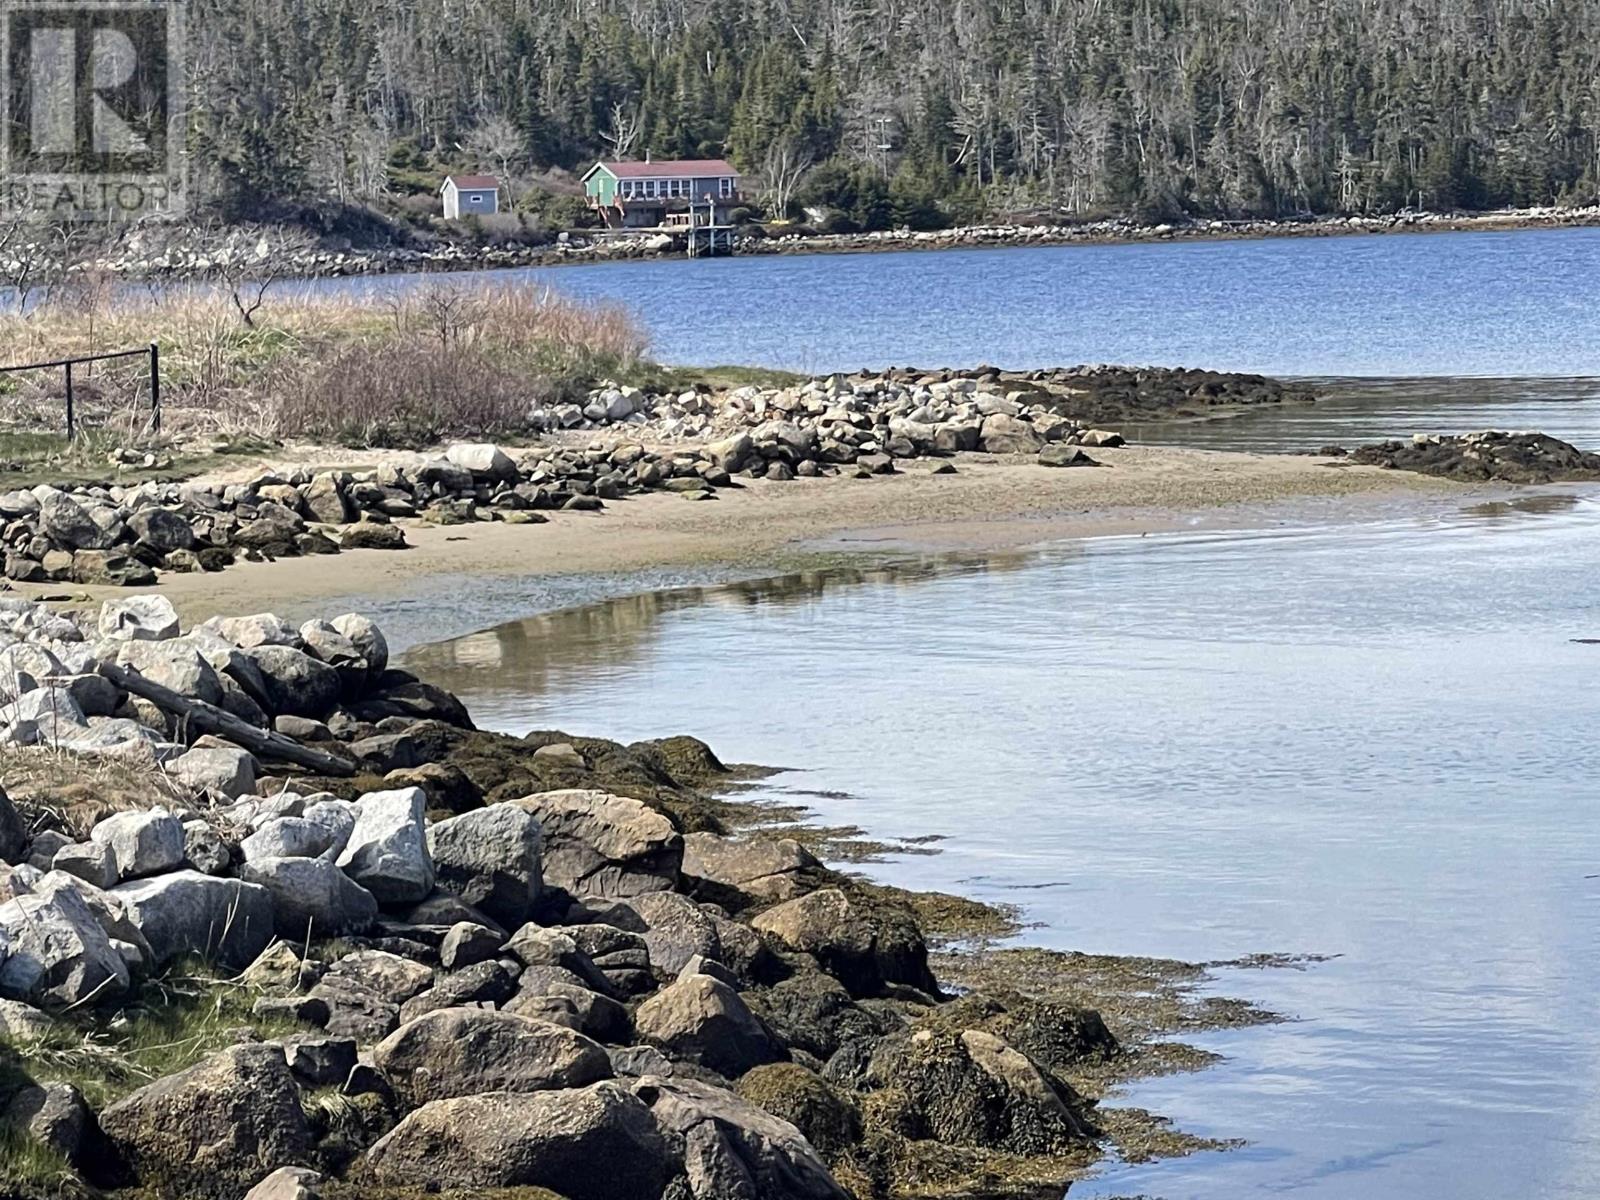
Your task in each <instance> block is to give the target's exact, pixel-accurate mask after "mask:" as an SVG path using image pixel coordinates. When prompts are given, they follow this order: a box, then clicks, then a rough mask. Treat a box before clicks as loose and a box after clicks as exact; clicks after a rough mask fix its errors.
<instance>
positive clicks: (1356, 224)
mask: <svg viewBox="0 0 1600 1200" xmlns="http://www.w3.org/2000/svg"><path fill="white" fill-rule="evenodd" d="M1596 224H1600V205H1589V206H1580V207H1566V208H1563V207H1542V208H1527V209H1506V210H1500V211H1494V212H1482V213H1437V212H1416V211H1408V212H1400V213H1391V214H1383V215H1378V216H1349V217H1339V216H1324V217H1311V218H1306V219H1303V220H1280V221H1273V220H1239V221H1229V220H1220V219H1206V218H1196V219H1193V220H1176V221H1164V222H1154V223H1149V222H1141V221H1136V220H1132V219H1129V218H1120V217H1118V218H1108V219H1105V220H1098V221H1085V222H1078V223H1061V224H1050V223H1039V224H1032V225H1022V224H1008V223H1001V222H996V223H991V224H985V225H973V226H961V227H958V228H954V229H942V230H930V231H913V230H909V229H900V230H885V231H882V232H876V233H844V234H824V233H784V232H782V227H781V226H771V227H767V228H766V229H765V230H764V231H763V230H760V229H756V228H754V227H753V228H752V230H751V231H746V232H744V233H742V234H740V235H739V236H738V243H737V245H738V249H737V252H738V253H740V254H830V253H834V254H838V253H863V252H872V251H880V250H939V249H953V248H1000V247H1006V246H1067V245H1077V244H1087V245H1101V244H1115V243H1124V242H1152V241H1187V240H1196V241H1205V240H1235V239H1255V238H1269V237H1338V236H1345V235H1352V234H1373V233H1414V232H1425V231H1468V230H1474V229H1492V230H1506V229H1540V228H1553V227H1554V228H1561V227H1582V226H1592V225H1596ZM259 233H260V231H258V230H253V229H248V228H240V229H234V230H230V231H227V232H226V233H225V234H224V235H222V239H221V240H220V241H216V240H212V241H203V240H200V239H199V238H196V237H188V238H186V237H185V236H184V235H183V234H182V233H180V234H178V235H177V236H172V237H168V236H162V237H160V238H154V237H152V238H150V240H149V244H146V243H145V242H144V241H143V240H139V239H135V241H134V242H133V244H131V245H129V246H128V247H127V248H125V249H124V250H123V252H122V253H121V254H119V255H117V256H116V257H113V258H108V259H99V260H96V261H94V262H92V263H86V264H83V267H84V269H92V270H96V271H109V272H111V273H113V274H118V275H122V276H125V277H127V278H135V279H140V278H151V279H206V278H209V277H211V276H212V275H214V274H215V272H216V271H217V270H218V269H219V267H220V268H225V269H227V270H229V271H232V272H236V271H237V270H239V269H240V268H241V267H244V268H246V269H247V268H248V267H249V265H250V264H251V263H254V262H261V263H262V264H263V269H264V270H265V263H266V260H267V257H268V256H269V255H272V256H275V257H276V256H278V255H280V253H281V252H279V251H276V250H273V249H272V248H271V247H272V246H273V245H274V241H273V239H272V238H270V237H262V236H259ZM683 255H684V244H683V241H682V239H681V238H679V237H676V236H674V235H672V234H671V233H668V232H663V231H659V230H641V231H638V233H637V234H634V235H631V236H619V235H616V234H612V235H603V234H602V233H601V232H600V231H596V230H572V231H568V232H563V233H555V234H541V235H539V240H530V241H529V242H526V243H518V242H512V243H509V244H506V245H502V246H470V245H467V244H465V243H459V242H444V243H440V244H437V245H434V246H430V247H425V248H421V247H403V246H382V247H366V248H358V247H354V246H346V247H344V248H342V249H314V250H306V251H298V252H295V253H293V254H292V255H291V265H290V267H289V268H288V271H287V274H289V275H292V276H295V277H299V278H335V277H341V276H355V275H383V274H401V273H432V272H438V273H444V272H452V271H475V270H497V269H505V268H510V267H549V266H561V265H581V264H584V263H591V262H605V261H612V260H617V259H635V258H675V257H682V256H683ZM275 266H276V267H277V268H278V269H276V270H275V272H274V273H275V274H278V275H283V274H285V272H284V271H283V270H282V269H281V264H277V263H276V262H275Z"/></svg>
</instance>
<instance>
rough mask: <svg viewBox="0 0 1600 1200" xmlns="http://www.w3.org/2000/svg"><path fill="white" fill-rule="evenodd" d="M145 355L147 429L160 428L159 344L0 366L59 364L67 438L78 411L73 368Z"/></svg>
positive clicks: (1, 370)
mask: <svg viewBox="0 0 1600 1200" xmlns="http://www.w3.org/2000/svg"><path fill="white" fill-rule="evenodd" d="M123 358H148V359H149V360H150V432H151V433H160V432H161V347H159V346H157V345H156V344H155V343H154V342H151V343H150V344H149V345H148V346H145V347H142V348H140V349H138V350H111V351H107V352H106V353H104V354H78V355H74V356H73V357H71V358H52V359H47V360H45V361H43V362H32V363H19V364H17V365H16V366H11V367H0V375H7V374H11V373H13V372H16V371H47V370H51V369H54V368H58V367H59V368H60V369H61V370H63V371H64V372H65V373H66V378H65V381H66V398H67V412H66V417H67V440H68V441H69V442H70V441H72V440H73V439H74V438H76V437H77V436H78V415H77V412H76V408H75V404H74V399H73V394H72V368H73V367H75V366H78V365H79V364H82V363H94V362H109V361H111V360H113V359H123Z"/></svg>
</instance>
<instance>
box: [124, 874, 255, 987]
mask: <svg viewBox="0 0 1600 1200" xmlns="http://www.w3.org/2000/svg"><path fill="white" fill-rule="evenodd" d="M110 894H111V895H112V896H113V897H115V898H116V899H117V900H118V901H119V902H120V903H121V904H122V906H123V909H124V910H125V911H126V912H127V914H128V919H129V920H131V921H132V922H133V923H134V924H135V925H137V926H138V927H139V931H140V933H142V934H143V935H144V937H145V940H146V941H147V942H149V944H150V949H151V953H152V954H153V955H154V956H155V964H154V965H158V966H159V965H162V964H165V963H168V962H171V961H172V960H173V959H175V958H179V957H182V956H183V955H188V954H193V955H198V956H200V957H202V958H205V959H207V960H209V961H212V962H217V963H221V964H222V965H224V966H228V967H236V968H243V967H247V966H249V965H250V964H251V963H252V962H254V961H255V960H256V957H257V956H258V955H259V954H260V953H261V952H262V951H263V950H265V949H266V948H267V944H268V943H269V942H270V941H271V940H272V934H273V928H274V917H273V898H272V895H271V893H270V892H269V891H268V890H267V889H266V888H263V887H258V886H257V885H256V884H255V883H252V882H248V881H244V880H239V879H224V878H220V877H218V876H215V875H204V874H201V873H200V872H199V871H194V870H185V871H174V872H172V873H170V874H167V875H157V876H155V877H153V878H150V879H140V880H136V881H134V882H132V883H124V884H122V885H121V886H120V887H115V888H112V889H111V892H110Z"/></svg>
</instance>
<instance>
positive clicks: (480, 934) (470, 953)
mask: <svg viewBox="0 0 1600 1200" xmlns="http://www.w3.org/2000/svg"><path fill="white" fill-rule="evenodd" d="M505 940H506V939H505V938H504V937H503V936H502V935H501V934H499V933H496V932H495V931H494V930H492V929H489V928H487V927H486V926H483V925H479V924H478V923H477V922H475V921H458V922H457V923H456V924H454V925H452V926H451V927H450V929H449V932H447V933H446V934H445V935H444V940H443V941H442V942H440V943H439V963H440V965H441V966H443V967H444V968H445V970H447V971H455V970H459V969H460V968H462V967H470V966H474V965H475V964H477V963H481V962H488V961H489V960H490V959H491V958H494V957H496V956H497V955H498V954H499V953H500V947H501V946H502V945H504V944H505Z"/></svg>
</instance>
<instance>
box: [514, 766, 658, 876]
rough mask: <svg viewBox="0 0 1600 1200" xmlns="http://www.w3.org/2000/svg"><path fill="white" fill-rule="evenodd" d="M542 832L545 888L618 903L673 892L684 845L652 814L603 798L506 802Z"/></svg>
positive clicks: (570, 794)
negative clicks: (613, 899) (616, 899)
mask: <svg viewBox="0 0 1600 1200" xmlns="http://www.w3.org/2000/svg"><path fill="white" fill-rule="evenodd" d="M509 803H511V804H515V805H516V806H517V807H519V808H521V809H523V810H525V811H526V812H528V813H531V814H532V815H533V816H534V818H535V819H537V820H538V822H539V826H540V828H541V829H542V830H543V831H544V851H543V868H544V882H545V884H546V885H547V886H553V887H559V888H561V889H563V890H564V891H566V892H567V893H568V894H569V895H572V896H605V897H622V898H626V897H629V896H639V895H643V894H644V893H646V892H665V891H670V890H672V888H673V886H674V884H676V882H677V879H678V869H679V865H680V864H681V862H682V860H683V839H682V838H681V837H680V836H679V835H678V832H677V830H675V829H674V828H673V827H672V822H671V821H669V820H667V818H666V817H664V816H662V815H661V814H660V813H658V812H656V811H655V810H654V809H652V808H650V807H648V806H647V805H644V804H642V803H640V802H639V801H637V800H630V799H627V798H625V797H623V796H613V795H610V794H608V793H606V792H597V791H584V790H580V789H574V790H570V791H558V792H542V793H540V794H538V795H534V796H526V797H524V798H522V799H521V800H513V801H509Z"/></svg>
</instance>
